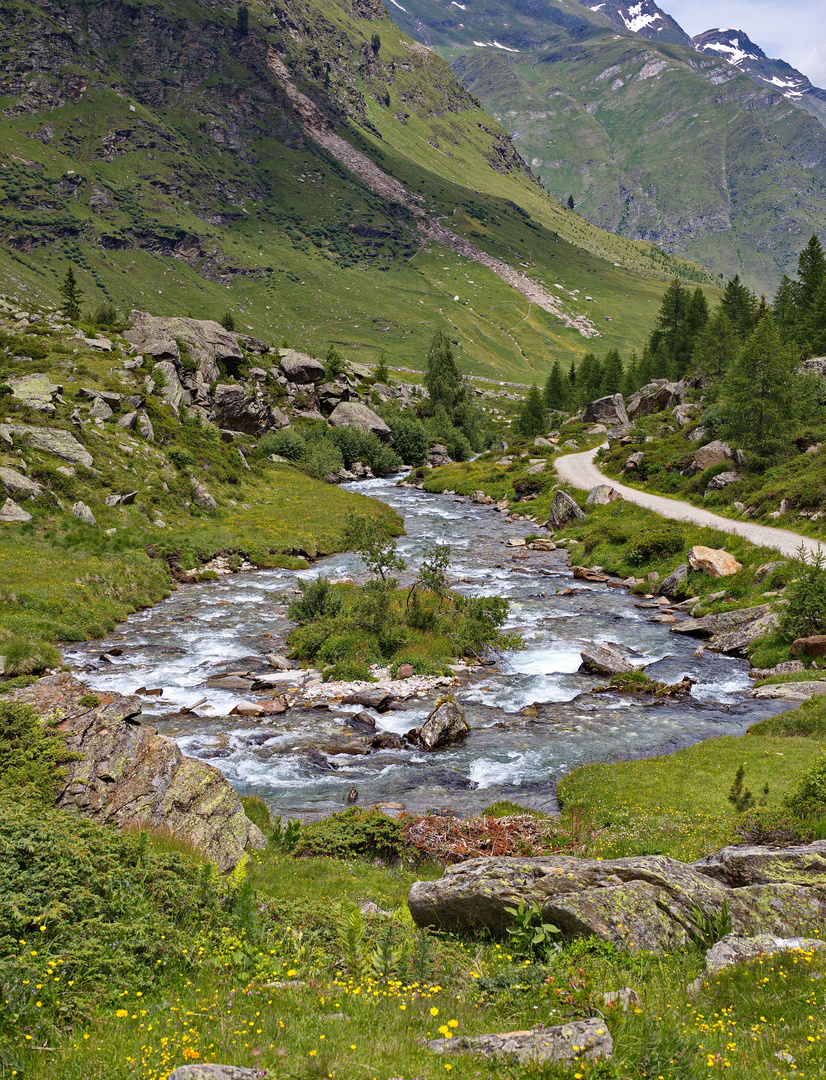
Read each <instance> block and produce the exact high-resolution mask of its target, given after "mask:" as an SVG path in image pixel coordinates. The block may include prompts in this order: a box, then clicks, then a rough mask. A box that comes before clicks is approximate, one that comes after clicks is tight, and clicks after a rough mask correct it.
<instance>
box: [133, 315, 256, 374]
mask: <svg viewBox="0 0 826 1080" xmlns="http://www.w3.org/2000/svg"><path fill="white" fill-rule="evenodd" d="M130 320H131V322H132V329H131V330H129V331H127V333H126V334H125V335H124V337H125V338H126V340H127V341H130V342H131V343H132V344H133V345H134V346H135V347H136V349H137V350H138V351H139V352H142V353H146V354H148V355H149V356H153V357H154V358H155V359H156V360H172V361H179V360H180V355H181V351H180V349H179V348H178V345H177V341H182V342H183V343H184V344H185V345H186V347H187V349H188V350H189V354H190V356H191V357H192V358H193V359H194V360H196V361H197V363H198V369H199V371H200V372H201V374H202V375H203V377H204V379H205V380H206V382H208V383H210V382H214V381H215V380H216V379H220V377H221V368H220V367H219V365H218V362H219V361H221V363H222V364H223V365H224V366H225V367H228V368H230V369H232V368H234V367H235V366H236V365H237V364H239V363H240V362H241V361H242V360H243V359H244V354H243V352H242V351H241V348H240V346H239V345H238V340H237V338H236V337H235V335H234V334H231V333H230V332H229V331H228V330H225V329H224V328H223V326H221V324H220V323H217V322H215V321H214V320H212V319H186V318H182V317H180V316H155V315H149V314H148V313H147V312H145V311H133V312H132V313H131V314H130Z"/></svg>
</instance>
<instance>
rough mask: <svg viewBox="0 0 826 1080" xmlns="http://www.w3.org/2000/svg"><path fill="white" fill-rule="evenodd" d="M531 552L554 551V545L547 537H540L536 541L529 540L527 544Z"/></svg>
mask: <svg viewBox="0 0 826 1080" xmlns="http://www.w3.org/2000/svg"><path fill="white" fill-rule="evenodd" d="M528 547H529V548H530V549H531V551H556V547H557V546H556V544H555V543H554V542H553V540H549V539H548V538H547V537H544V536H540V537H538V538H537V539H536V540H531V541H530V542H529V544H528Z"/></svg>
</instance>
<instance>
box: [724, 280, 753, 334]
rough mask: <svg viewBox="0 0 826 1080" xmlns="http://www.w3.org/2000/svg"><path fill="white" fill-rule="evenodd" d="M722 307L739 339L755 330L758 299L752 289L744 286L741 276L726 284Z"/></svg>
mask: <svg viewBox="0 0 826 1080" xmlns="http://www.w3.org/2000/svg"><path fill="white" fill-rule="evenodd" d="M720 307H721V309H722V311H723V313H724V314H725V315H726V317H727V318H728V320H729V322H730V323H731V325H732V326H733V327H734V329H735V332H736V333H737V335H738V337H740V338H741V339H743V338H745V337H747V336H748V335H749V334H750V333H751V332H752V330H754V320H755V317H756V313H757V298H756V296H755V295H754V293H753V292H752V291H751V289H749V288H748V287H747V286H745V285H744V284H743V282H742V281H741V280H740V275H739V274H735V275H734V277H733V278H731V279H730V280H729V281H727V282H726V287H725V290H724V292H723V297H722V299H721V301H720Z"/></svg>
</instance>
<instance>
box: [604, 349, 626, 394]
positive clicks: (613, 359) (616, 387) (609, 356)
mask: <svg viewBox="0 0 826 1080" xmlns="http://www.w3.org/2000/svg"><path fill="white" fill-rule="evenodd" d="M622 376H623V370H622V357H621V356H620V354H619V352H618V351H617V350H616V349H609V350H608V352H607V353H606V354H605V359H604V360H603V361H602V383H601V386H600V394H601V396H602V397H607V396H608V394H618V393H619V392H620V387H621V386H622Z"/></svg>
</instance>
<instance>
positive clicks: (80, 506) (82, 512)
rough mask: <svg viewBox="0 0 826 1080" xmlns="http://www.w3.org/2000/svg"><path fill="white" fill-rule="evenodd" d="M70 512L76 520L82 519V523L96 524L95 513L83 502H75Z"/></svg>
mask: <svg viewBox="0 0 826 1080" xmlns="http://www.w3.org/2000/svg"><path fill="white" fill-rule="evenodd" d="M72 513H73V514H74V516H75V517H76V518H77V519H78V521H82V522H83V524H84V525H97V522H96V521H95V515H94V514H93V513H92V511H91V510H90V509H89V507H88V506H87V505H86V503H85V502H76V503H75V504H74V506H73V507H72Z"/></svg>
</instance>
